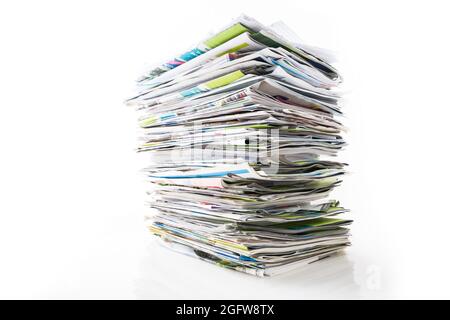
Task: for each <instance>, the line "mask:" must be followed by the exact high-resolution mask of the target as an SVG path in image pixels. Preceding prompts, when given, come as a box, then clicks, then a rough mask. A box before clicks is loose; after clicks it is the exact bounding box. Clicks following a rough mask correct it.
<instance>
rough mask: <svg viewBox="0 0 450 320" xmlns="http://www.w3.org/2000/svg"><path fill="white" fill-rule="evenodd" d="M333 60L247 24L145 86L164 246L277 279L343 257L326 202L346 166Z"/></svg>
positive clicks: (136, 101)
mask: <svg viewBox="0 0 450 320" xmlns="http://www.w3.org/2000/svg"><path fill="white" fill-rule="evenodd" d="M327 56H328V53H326V52H324V51H321V50H319V49H317V48H314V47H307V46H306V45H304V44H302V43H298V40H296V37H295V36H294V35H293V33H292V31H291V30H290V29H288V27H287V26H285V25H284V24H282V23H277V24H274V25H272V26H271V27H266V26H264V25H261V24H260V23H259V22H257V21H255V20H254V19H252V18H249V17H247V16H241V17H239V18H238V19H236V20H235V21H233V22H232V23H231V24H230V25H228V26H227V27H225V28H223V29H222V30H221V31H219V32H217V33H216V34H215V35H213V36H211V37H209V38H207V39H205V40H204V41H202V42H200V43H199V44H198V45H197V46H196V47H195V48H193V49H191V50H189V51H187V52H186V53H184V54H182V55H180V56H179V57H177V58H175V59H173V60H170V61H168V62H167V63H163V64H161V65H157V66H156V67H154V68H152V69H151V70H148V71H147V72H145V74H143V75H142V76H141V77H140V78H139V79H138V88H137V92H136V94H135V95H134V96H133V97H131V98H130V99H128V100H127V104H128V105H133V106H135V108H136V110H137V111H138V112H139V124H140V127H142V137H141V140H142V141H141V143H140V145H139V147H138V151H139V152H145V153H147V154H148V155H149V158H150V161H149V166H148V167H146V168H145V169H144V172H145V176H146V179H148V181H149V182H150V185H151V188H150V190H149V206H150V208H151V210H150V214H148V216H147V221H148V227H149V229H150V231H151V232H152V233H153V234H155V235H156V236H158V238H159V239H160V240H161V243H163V244H164V245H165V246H167V247H169V248H171V249H173V250H175V251H179V252H182V253H185V254H188V255H192V256H195V257H197V258H199V259H202V260H205V261H209V262H212V263H215V264H217V265H220V266H223V267H226V268H230V269H234V270H238V271H242V272H245V273H249V274H253V275H257V276H272V275H276V274H280V273H283V272H286V271H290V270H292V269H295V268H298V267H299V266H303V265H307V264H310V263H312V262H315V261H318V260H320V259H322V258H326V257H329V256H331V255H333V254H335V253H337V252H339V251H340V250H342V249H344V248H346V247H347V246H348V245H349V244H350V242H349V229H348V226H349V224H350V223H351V220H347V219H342V218H337V217H336V216H337V215H338V214H341V213H345V212H347V210H346V209H344V208H343V207H341V205H340V204H339V202H338V201H336V200H331V199H329V198H328V196H329V194H330V192H331V191H332V190H333V189H334V188H335V187H336V186H338V185H339V184H340V183H341V178H342V176H343V174H344V173H345V166H346V164H344V163H341V162H339V161H337V160H336V155H337V153H338V152H339V150H341V149H342V148H343V147H344V146H345V141H344V140H343V139H342V137H341V133H342V131H343V130H344V127H343V125H342V124H341V122H340V120H339V116H340V115H341V114H342V112H341V110H340V105H339V100H340V97H339V94H338V92H337V90H336V88H335V87H336V86H337V85H338V84H339V83H340V82H341V78H340V76H339V74H338V72H337V71H336V70H335V69H334V68H333V67H332V66H331V65H330V64H329V63H327V62H326V60H327Z"/></svg>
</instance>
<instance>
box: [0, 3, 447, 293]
mask: <svg viewBox="0 0 450 320" xmlns="http://www.w3.org/2000/svg"><path fill="white" fill-rule="evenodd" d="M174 2H176V1H171V2H170V4H169V2H167V1H157V0H152V1H133V0H127V1H95V2H92V1H83V0H80V1H73V2H64V3H63V2H60V1H39V2H33V1H14V2H12V1H10V2H2V3H1V4H0V30H2V37H1V39H2V50H1V52H0V55H1V59H0V70H1V72H0V88H1V90H0V97H1V100H0V101H1V105H2V107H1V108H0V137H1V138H0V139H1V149H0V150H1V157H0V161H1V166H0V188H1V189H0V191H1V198H0V216H1V221H0V298H59V299H68V298H80V299H93V298H101V299H108V298H124V299H135V298H140V299H150V298H191V299H193V298H198V299H214V298H252V299H259V298H266V299H270V298H280V299H282V298H285V299H290V298H292V299H293V298H299V299H302V298H307V299H309V298H337V299H342V298H449V294H448V287H449V285H450V273H449V272H448V270H450V258H449V250H448V248H447V246H448V243H449V232H448V226H449V222H450V218H449V215H448V209H447V204H446V202H445V200H446V199H447V198H448V195H447V193H448V183H447V182H448V181H449V175H448V170H447V163H448V162H449V155H448V152H447V149H448V148H447V146H448V141H447V140H448V119H449V116H450V112H449V108H448V102H447V101H448V98H447V92H448V79H447V78H448V74H450V70H449V65H448V64H447V63H444V62H445V61H447V60H448V57H449V56H450V50H449V44H448V41H444V39H446V38H447V35H445V34H443V33H444V31H445V30H448V29H449V22H448V21H449V20H448V17H447V13H448V8H445V6H446V3H445V2H444V1H429V2H427V3H426V4H419V3H416V2H411V1H395V2H393V1H376V2H372V3H367V2H361V1H346V2H345V3H342V2H338V1H320V2H311V1H282V0H278V1H276V2H274V1H262V0H258V1H245V2H244V1H226V2H223V1H222V2H220V1H215V2H212V1H203V2H201V1H196V5H195V6H193V5H192V4H191V3H188V2H184V1H179V2H176V4H175V3H174ZM200 2H201V3H200ZM275 4H276V5H275ZM168 6H170V8H171V9H170V10H169V11H170V12H168V9H167V8H168ZM173 8H176V10H174V9H173ZM241 12H245V13H247V14H249V15H252V16H254V17H256V18H258V19H260V20H262V21H263V22H265V23H270V22H272V21H275V20H277V19H282V20H283V21H285V22H286V23H287V24H288V25H289V26H290V27H291V28H292V29H293V30H295V31H297V32H298V33H299V35H300V37H301V38H302V39H305V40H306V41H307V42H308V43H310V44H312V45H318V46H323V47H326V48H330V49H335V50H336V51H338V56H339V58H340V64H339V65H338V66H339V67H340V69H341V70H342V72H343V75H344V78H345V80H346V84H347V87H348V88H350V89H351V91H350V92H349V94H348V97H347V100H348V103H347V105H346V107H345V110H346V119H345V123H346V124H347V126H348V127H349V128H350V129H351V130H350V132H349V133H348V136H347V139H348V141H349V143H350V145H349V147H348V149H347V152H346V153H345V154H343V155H342V158H343V159H344V160H345V161H347V162H349V163H350V164H351V166H350V171H351V173H350V175H349V176H348V177H347V178H346V180H345V183H344V184H343V185H342V187H340V188H339V189H340V190H337V191H336V192H335V193H334V195H335V197H336V198H337V199H339V200H341V202H342V204H343V205H344V206H346V207H348V208H350V209H351V210H352V213H351V217H352V218H353V219H354V220H355V223H354V225H353V226H352V234H353V237H352V241H353V246H352V247H351V248H349V249H348V250H347V253H346V254H345V255H341V256H338V257H335V258H330V259H327V260H323V261H320V262H318V263H315V264H313V265H310V266H308V267H307V268H305V269H302V270H298V271H296V272H293V273H290V274H286V275H284V276H280V277H275V278H268V279H259V278H253V277H251V276H248V275H244V274H240V273H236V272H232V271H229V270H225V269H221V268H218V267H216V266H214V265H211V264H207V263H204V262H202V261H199V260H195V259H192V258H189V257H185V256H181V255H179V254H175V253H173V252H170V251H167V250H164V249H163V248H160V247H158V246H156V245H155V243H154V241H153V239H152V238H151V236H150V235H149V233H148V232H147V230H145V228H144V226H143V214H144V210H145V207H144V201H145V198H144V192H143V190H144V188H145V185H144V184H143V183H141V177H139V176H138V174H137V171H138V169H139V168H140V167H142V166H143V165H144V163H145V158H144V159H143V158H141V157H138V156H137V155H135V153H134V150H133V149H134V147H135V145H136V136H137V132H136V131H137V130H136V118H135V114H134V112H133V110H131V109H128V108H126V107H125V106H123V105H122V101H123V99H124V98H125V97H127V95H128V93H129V91H128V90H127V89H128V88H131V86H132V85H133V80H134V79H135V78H136V77H137V76H138V74H139V72H141V71H142V70H143V68H144V67H145V64H146V63H154V62H159V61H161V60H164V59H167V57H171V56H173V55H175V54H177V53H179V52H180V50H183V49H184V48H189V47H190V46H191V45H194V44H195V42H196V41H198V39H199V38H201V37H203V36H204V35H205V32H208V31H210V30H213V29H214V27H216V28H218V27H220V26H222V25H225V24H226V23H228V22H229V20H230V19H231V18H232V17H235V16H237V15H238V14H240V13H241ZM205 26H206V30H205Z"/></svg>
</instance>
